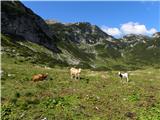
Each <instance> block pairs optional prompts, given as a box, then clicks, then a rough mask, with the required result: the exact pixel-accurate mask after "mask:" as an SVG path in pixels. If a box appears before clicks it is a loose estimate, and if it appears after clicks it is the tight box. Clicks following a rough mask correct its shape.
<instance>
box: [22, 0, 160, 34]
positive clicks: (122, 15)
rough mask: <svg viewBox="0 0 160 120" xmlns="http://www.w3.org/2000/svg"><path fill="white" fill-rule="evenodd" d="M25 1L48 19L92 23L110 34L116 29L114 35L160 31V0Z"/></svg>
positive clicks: (24, 2) (25, 3) (26, 4)
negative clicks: (159, 0) (99, 0)
mask: <svg viewBox="0 0 160 120" xmlns="http://www.w3.org/2000/svg"><path fill="white" fill-rule="evenodd" d="M23 4H24V5H25V6H27V7H29V8H31V9H32V10H33V11H34V12H35V13H36V14H38V15H40V16H41V17H42V18H44V19H53V20H57V21H60V22H64V23H66V22H90V23H91V24H95V25H98V26H99V27H101V28H102V29H103V30H104V31H105V32H107V33H110V34H112V32H113V34H112V35H113V36H116V35H117V36H119V35H122V34H127V33H130V32H131V33H132V31H133V32H134V31H136V32H135V33H137V34H138V32H139V33H140V34H141V33H142V34H152V33H153V32H155V31H160V2H158V1H157V2H156V1H154V2H153V1H150V2H149V1H134V2H133V1H125V2H124V1H123V2H122V1H101V2H98V1H97V2H96V1H95V2H93V1H92V2H86V1H84V2H82V1H81V2H78V1H70V2H69V1H67V2H64V1H60V2H58V1H47V2H44V1H23ZM126 29H127V30H126ZM140 30H141V31H140ZM114 32H115V34H114ZM116 33H117V34H116ZM118 33H119V34H118Z"/></svg>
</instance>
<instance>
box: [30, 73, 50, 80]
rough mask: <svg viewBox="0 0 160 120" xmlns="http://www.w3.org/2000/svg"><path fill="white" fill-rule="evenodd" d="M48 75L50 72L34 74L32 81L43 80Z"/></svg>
mask: <svg viewBox="0 0 160 120" xmlns="http://www.w3.org/2000/svg"><path fill="white" fill-rule="evenodd" d="M47 77H48V73H46V74H37V75H33V77H32V81H34V82H37V81H43V80H44V79H46V78H47Z"/></svg>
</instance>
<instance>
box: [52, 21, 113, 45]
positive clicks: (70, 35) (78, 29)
mask: <svg viewBox="0 0 160 120" xmlns="http://www.w3.org/2000/svg"><path fill="white" fill-rule="evenodd" d="M49 26H50V28H51V29H52V32H53V33H55V34H57V36H59V37H60V39H63V40H66V41H72V42H75V43H81V42H83V43H87V44H94V43H97V42H100V41H103V40H111V39H114V38H113V37H112V36H110V35H108V34H106V33H105V32H103V31H102V30H101V29H100V28H99V27H98V26H96V25H91V24H90V23H89V22H77V23H70V24H62V23H55V24H52V25H49Z"/></svg>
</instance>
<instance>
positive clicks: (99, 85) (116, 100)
mask: <svg viewBox="0 0 160 120" xmlns="http://www.w3.org/2000/svg"><path fill="white" fill-rule="evenodd" d="M2 71H3V72H2V76H1V92H2V93H1V119H2V120H41V119H44V118H47V120H160V69H156V68H151V67H147V68H145V69H141V70H135V71H129V79H130V81H129V83H126V82H125V80H123V81H121V80H120V78H119V77H118V75H117V73H118V71H91V70H89V69H83V70H82V73H81V79H80V80H74V79H73V80H72V79H71V78H70V74H69V68H68V67H62V68H60V67H54V68H51V69H45V68H44V67H41V66H38V65H34V64H31V63H28V62H25V61H16V60H15V59H14V58H11V57H8V55H2ZM38 73H48V74H49V76H48V78H47V79H46V80H44V81H40V82H32V81H31V78H32V75H34V74H38Z"/></svg>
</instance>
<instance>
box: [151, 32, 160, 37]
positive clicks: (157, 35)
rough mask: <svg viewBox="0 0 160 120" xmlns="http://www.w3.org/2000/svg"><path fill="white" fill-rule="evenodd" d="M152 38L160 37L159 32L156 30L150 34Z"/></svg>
mask: <svg viewBox="0 0 160 120" xmlns="http://www.w3.org/2000/svg"><path fill="white" fill-rule="evenodd" d="M152 37H153V38H160V32H156V33H154V34H153V35H152Z"/></svg>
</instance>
